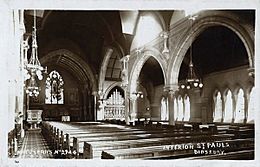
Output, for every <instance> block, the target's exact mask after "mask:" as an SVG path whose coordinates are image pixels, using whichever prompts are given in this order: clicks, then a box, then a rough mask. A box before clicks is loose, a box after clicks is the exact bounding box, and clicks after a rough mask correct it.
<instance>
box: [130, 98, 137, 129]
mask: <svg viewBox="0 0 260 167" xmlns="http://www.w3.org/2000/svg"><path fill="white" fill-rule="evenodd" d="M136 115H137V96H135V95H132V96H131V97H130V113H129V116H130V122H132V123H133V125H135V118H136Z"/></svg>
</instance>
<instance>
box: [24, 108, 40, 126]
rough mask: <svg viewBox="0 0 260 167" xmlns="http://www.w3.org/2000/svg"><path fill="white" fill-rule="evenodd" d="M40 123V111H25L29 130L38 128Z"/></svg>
mask: <svg viewBox="0 0 260 167" xmlns="http://www.w3.org/2000/svg"><path fill="white" fill-rule="evenodd" d="M41 121H42V110H27V122H28V123H29V124H30V125H31V129H36V128H38V125H39V124H40V123H41Z"/></svg>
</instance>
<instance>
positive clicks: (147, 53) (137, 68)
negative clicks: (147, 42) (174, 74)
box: [129, 48, 166, 94]
mask: <svg viewBox="0 0 260 167" xmlns="http://www.w3.org/2000/svg"><path fill="white" fill-rule="evenodd" d="M135 56H139V58H138V59H137V58H136V59H135V62H134V63H133V66H132V69H131V71H130V76H129V85H130V88H129V89H130V90H129V91H130V94H131V93H133V92H134V91H136V87H137V80H138V77H139V75H140V72H141V70H142V68H143V66H144V64H145V62H146V61H147V60H148V59H149V58H150V57H153V58H155V59H156V60H157V62H158V63H159V65H160V67H161V69H162V73H163V77H164V84H165V83H166V62H165V60H164V59H163V58H162V57H163V55H162V54H161V53H160V52H159V51H158V50H157V49H154V48H147V49H145V50H143V51H142V53H141V54H140V55H135Z"/></svg>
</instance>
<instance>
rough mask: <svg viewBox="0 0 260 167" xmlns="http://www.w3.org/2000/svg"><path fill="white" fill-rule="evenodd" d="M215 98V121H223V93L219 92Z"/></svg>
mask: <svg viewBox="0 0 260 167" xmlns="http://www.w3.org/2000/svg"><path fill="white" fill-rule="evenodd" d="M214 98H215V104H214V105H215V109H214V115H213V122H221V119H222V99H221V93H220V92H218V93H217V96H216V97H214Z"/></svg>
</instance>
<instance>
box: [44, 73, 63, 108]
mask: <svg viewBox="0 0 260 167" xmlns="http://www.w3.org/2000/svg"><path fill="white" fill-rule="evenodd" d="M63 85H64V82H63V79H62V77H61V75H60V74H59V73H58V72H57V71H55V70H54V71H52V72H51V73H50V74H49V75H48V77H47V79H46V88H45V103H46V104H64V97H63Z"/></svg>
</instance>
